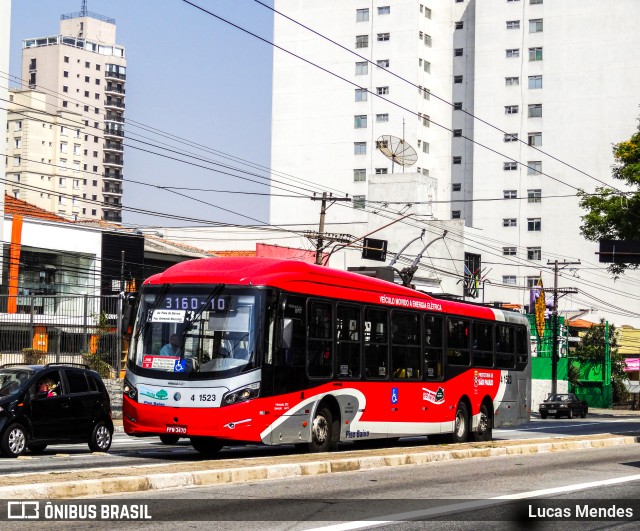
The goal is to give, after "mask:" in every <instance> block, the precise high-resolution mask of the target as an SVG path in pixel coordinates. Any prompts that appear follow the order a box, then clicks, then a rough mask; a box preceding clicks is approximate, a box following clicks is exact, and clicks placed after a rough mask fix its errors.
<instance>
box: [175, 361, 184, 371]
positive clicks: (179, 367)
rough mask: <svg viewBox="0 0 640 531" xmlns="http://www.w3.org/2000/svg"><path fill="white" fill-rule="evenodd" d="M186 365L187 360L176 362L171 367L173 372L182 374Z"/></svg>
mask: <svg viewBox="0 0 640 531" xmlns="http://www.w3.org/2000/svg"><path fill="white" fill-rule="evenodd" d="M186 365H187V360H177V361H176V364H175V366H174V367H173V372H184V371H185V368H186Z"/></svg>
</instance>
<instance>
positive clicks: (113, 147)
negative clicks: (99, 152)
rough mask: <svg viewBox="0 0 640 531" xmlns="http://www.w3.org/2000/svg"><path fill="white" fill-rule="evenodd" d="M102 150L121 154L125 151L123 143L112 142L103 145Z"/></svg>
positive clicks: (108, 141)
mask: <svg viewBox="0 0 640 531" xmlns="http://www.w3.org/2000/svg"><path fill="white" fill-rule="evenodd" d="M102 149H104V150H105V151H119V152H121V151H122V149H123V147H122V142H113V141H112V140H107V141H106V142H105V143H104V144H103V145H102Z"/></svg>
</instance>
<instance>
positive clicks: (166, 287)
mask: <svg viewBox="0 0 640 531" xmlns="http://www.w3.org/2000/svg"><path fill="white" fill-rule="evenodd" d="M170 286H171V284H163V285H162V288H160V291H159V292H158V294H157V295H156V299H155V300H154V301H153V304H152V305H151V306H150V307H149V308H147V315H145V316H144V317H143V319H142V323H141V324H140V327H139V328H138V331H137V332H136V336H135V337H134V338H133V339H134V341H136V342H137V341H138V338H139V337H140V336H141V335H142V333H143V332H144V331H145V330H146V329H147V323H148V322H149V321H150V320H151V316H152V315H153V312H154V311H155V310H156V309H157V307H158V305H159V304H160V301H161V300H162V298H163V297H164V296H165V294H166V293H167V291H169V287H170ZM141 302H142V300H140V303H141ZM140 303H139V304H140Z"/></svg>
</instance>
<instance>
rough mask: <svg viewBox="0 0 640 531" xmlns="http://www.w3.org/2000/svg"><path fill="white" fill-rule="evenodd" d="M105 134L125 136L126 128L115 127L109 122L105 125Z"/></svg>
mask: <svg viewBox="0 0 640 531" xmlns="http://www.w3.org/2000/svg"><path fill="white" fill-rule="evenodd" d="M104 134H105V136H120V137H122V136H124V128H123V127H113V126H110V125H109V124H107V125H105V127H104Z"/></svg>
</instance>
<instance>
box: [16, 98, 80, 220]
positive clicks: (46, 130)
mask: <svg viewBox="0 0 640 531" xmlns="http://www.w3.org/2000/svg"><path fill="white" fill-rule="evenodd" d="M48 99H49V96H47V95H46V94H44V93H42V92H39V91H36V90H11V91H10V92H9V101H10V103H9V114H8V117H7V155H8V158H7V166H6V174H7V185H6V191H7V193H8V194H10V195H12V196H13V197H15V198H17V199H22V200H23V201H28V202H29V203H32V204H34V205H37V206H38V207H40V208H44V209H45V210H48V211H49V212H54V213H56V214H58V215H60V216H64V217H67V218H72V219H74V218H80V217H81V216H83V215H85V212H83V210H85V209H87V207H90V205H88V204H85V203H84V202H83V201H82V200H83V199H86V198H87V193H86V191H85V190H86V189H87V188H88V179H87V176H86V175H85V174H84V173H83V172H82V168H83V165H84V163H85V156H84V153H85V150H84V146H85V141H84V133H85V126H84V123H83V121H82V115H80V114H78V113H74V112H69V111H66V110H59V111H57V112H55V113H50V112H47V107H51V106H48V105H47V100H48Z"/></svg>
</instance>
